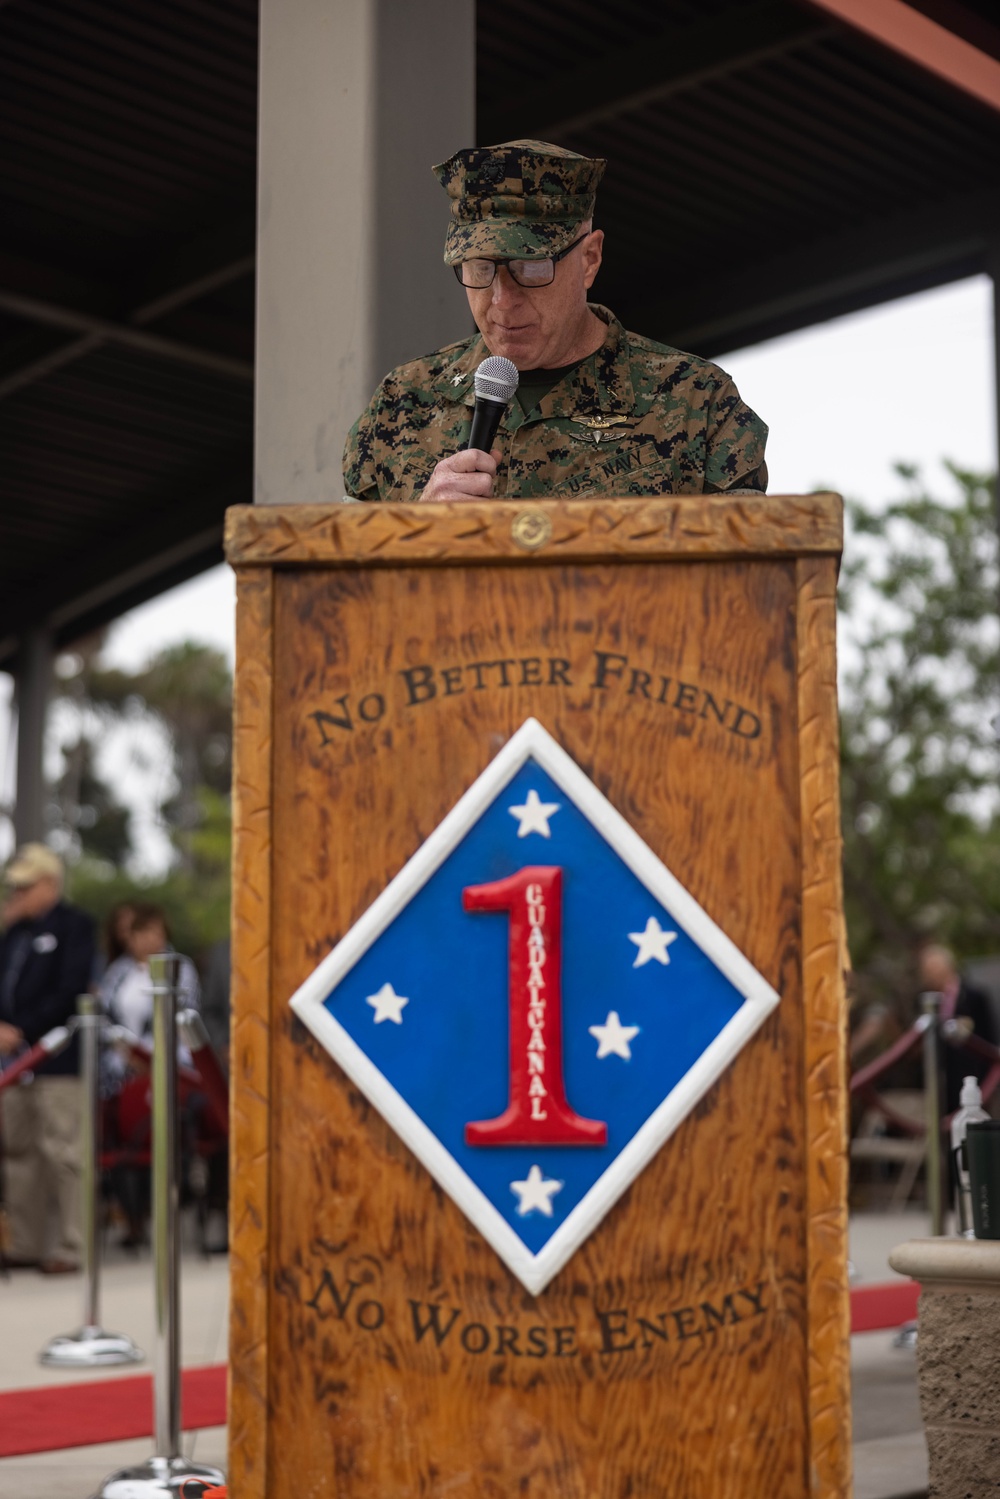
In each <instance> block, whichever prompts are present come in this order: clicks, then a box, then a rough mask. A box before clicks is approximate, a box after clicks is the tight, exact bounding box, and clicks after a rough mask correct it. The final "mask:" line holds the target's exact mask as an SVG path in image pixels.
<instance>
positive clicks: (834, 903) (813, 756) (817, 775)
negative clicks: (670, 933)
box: [796, 558, 851, 1499]
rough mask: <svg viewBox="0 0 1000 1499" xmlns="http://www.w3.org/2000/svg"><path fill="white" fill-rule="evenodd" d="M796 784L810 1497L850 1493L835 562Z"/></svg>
mask: <svg viewBox="0 0 1000 1499" xmlns="http://www.w3.org/2000/svg"><path fill="white" fill-rule="evenodd" d="M796 572H797V582H798V609H797V638H798V707H799V780H800V787H801V804H800V805H801V828H802V832H801V837H802V991H803V996H804V1000H805V1006H806V1027H805V1046H806V1051H805V1093H806V1097H805V1110H806V1123H807V1128H806V1139H807V1140H808V1142H809V1155H808V1160H807V1162H806V1191H807V1199H808V1204H807V1229H806V1232H807V1263H808V1300H807V1304H808V1309H809V1310H808V1315H809V1335H808V1347H809V1433H810V1463H809V1483H810V1487H809V1493H810V1495H811V1496H813V1499H820V1496H823V1499H839V1496H841V1495H846V1494H849V1493H850V1465H851V1405H850V1309H849V1302H848V1296H847V1286H846V1279H845V1277H846V1266H847V1114H846V1106H845V1099H846V1097H847V1078H846V1067H847V1041H846V1033H845V1028H846V1013H845V1006H844V992H843V990H844V984H843V967H844V958H845V954H844V950H843V942H844V934H843V923H842V916H841V832H840V782H839V732H838V720H837V669H836V627H837V620H836V592H837V576H836V565H835V563H834V562H833V561H832V560H828V559H826V558H809V559H805V560H803V561H800V562H799V563H798V565H797V568H796Z"/></svg>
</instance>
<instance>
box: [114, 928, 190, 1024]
mask: <svg viewBox="0 0 1000 1499" xmlns="http://www.w3.org/2000/svg"><path fill="white" fill-rule="evenodd" d="M130 910H131V918H130V920H129V922H128V926H127V931H126V936H125V951H124V952H123V953H122V954H121V955H120V956H119V957H118V958H116V959H115V961H114V962H113V963H112V964H110V965H109V967H108V971H107V973H106V974H105V975H104V978H103V979H102V981H101V986H100V997H101V1003H102V1004H103V1006H104V1009H105V1011H106V1012H107V1014H108V1015H109V1016H110V1018H111V1020H113V1021H114V1023H115V1024H116V1025H123V1026H124V1027H125V1029H126V1030H128V1031H131V1032H132V1034H133V1036H138V1037H139V1039H140V1040H142V1041H152V1039H153V981H152V979H151V978H150V974H149V960H150V958H151V957H153V956H154V954H156V953H161V952H172V951H173V948H172V945H171V942H170V933H169V930H168V928H167V918H166V916H165V914H164V912H163V909H162V907H160V906H154V905H152V904H150V903H149V902H147V901H134V902H132V903H131V905H130ZM199 998H200V986H199V983H198V971H197V969H196V968H195V966H194V964H193V963H192V962H191V959H190V958H181V971H180V996H179V999H178V1009H197V1008H198V1003H199Z"/></svg>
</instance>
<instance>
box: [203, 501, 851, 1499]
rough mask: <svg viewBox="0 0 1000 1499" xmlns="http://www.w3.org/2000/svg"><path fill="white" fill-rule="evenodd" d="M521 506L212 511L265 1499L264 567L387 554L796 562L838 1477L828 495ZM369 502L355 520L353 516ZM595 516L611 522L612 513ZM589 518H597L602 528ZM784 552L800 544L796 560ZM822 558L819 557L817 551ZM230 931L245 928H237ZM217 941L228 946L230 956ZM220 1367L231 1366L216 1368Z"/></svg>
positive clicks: (808, 935)
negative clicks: (226, 667) (222, 554)
mask: <svg viewBox="0 0 1000 1499" xmlns="http://www.w3.org/2000/svg"><path fill="white" fill-rule="evenodd" d="M530 508H531V507H529V506H523V505H519V506H513V505H511V506H505V507H498V506H497V505H496V504H487V505H482V506H480V505H463V506H461V507H451V506H447V505H434V506H426V507H419V508H418V507H414V506H382V505H380V506H371V507H360V506H356V507H354V506H344V507H340V506H330V507H320V506H313V507H306V506H295V507H277V506H276V507H264V506H260V507H238V508H237V509H235V510H232V511H230V512H229V516H228V518H227V543H228V548H227V549H228V554H229V557H230V560H231V561H233V562H237V563H239V564H240V565H239V567H238V579H239V610H238V616H237V618H238V626H237V629H238V635H237V639H238V652H239V659H240V674H239V680H238V687H237V701H236V721H235V765H234V832H235V835H236V837H235V846H234V862H233V924H234V933H236V932H240V933H242V934H243V936H244V940H243V941H242V942H241V943H239V944H238V948H239V950H240V952H239V958H240V960H239V963H238V965H237V966H234V972H233V985H234V1012H235V1016H236V1019H235V1027H234V1032H233V1048H232V1129H231V1133H232V1146H233V1152H234V1159H236V1160H238V1161H239V1166H240V1169H239V1171H238V1172H234V1173H233V1200H232V1258H231V1274H232V1291H233V1307H234V1315H233V1319H232V1324H231V1336H230V1370H231V1376H230V1417H229V1419H230V1449H229V1450H230V1482H231V1487H232V1490H233V1492H234V1493H237V1492H238V1493H239V1495H240V1499H267V1485H268V1465H269V1452H268V1443H267V1427H268V1423H267V1396H268V1341H267V1329H268V1308H269V1294H268V1292H269V1267H268V1252H267V1244H268V1229H269V1222H268V1220H269V1206H270V1190H269V1164H270V1135H269V1128H270V1126H269V1092H270V1060H271V1058H270V1034H269V1010H268V999H269V986H270V969H271V951H270V930H271V845H270V833H269V824H270V812H271V799H272V733H273V724H272V692H273V662H272V658H271V650H272V643H273V632H272V622H273V607H274V582H273V572H272V568H273V567H275V566H276V565H277V566H280V565H282V564H299V565H301V564H306V565H308V564H310V563H313V564H321V565H322V566H324V567H336V566H338V565H354V566H357V565H362V566H363V565H366V564H367V565H372V564H376V565H377V564H378V563H380V562H385V563H393V564H395V565H398V564H399V561H400V559H401V558H405V559H407V560H413V561H415V562H417V561H420V562H426V561H429V560H432V559H433V558H435V557H441V556H442V555H444V554H447V558H448V560H450V561H455V562H466V563H474V562H476V561H479V562H498V561H503V560H510V561H515V560H518V561H522V562H524V561H525V560H527V559H528V558H530V557H538V558H542V559H546V560H548V561H549V562H550V563H551V562H554V561H560V560H562V558H563V557H566V558H567V560H569V559H572V560H574V561H581V560H585V559H587V558H588V557H595V558H602V557H603V558H606V557H608V556H614V555H616V554H620V555H622V556H631V557H635V558H636V559H640V558H641V559H643V560H649V559H651V558H657V557H663V558H668V557H674V558H678V557H690V556H695V555H699V554H700V555H702V556H707V557H720V558H721V557H723V556H726V555H730V556H732V555H743V556H748V555H755V554H756V555H760V554H770V555H772V556H773V555H776V554H777V555H787V556H792V557H795V558H796V559H797V562H796V579H797V591H798V604H797V654H798V742H799V758H800V781H801V801H800V811H801V836H802V867H803V891H802V965H803V993H804V1002H805V1006H806V1026H805V1048H806V1049H805V1058H804V1071H805V1076H804V1087H805V1095H806V1099H805V1107H806V1118H807V1132H806V1133H807V1138H808V1139H809V1141H810V1149H809V1157H808V1161H807V1197H808V1205H807V1224H806V1232H807V1263H808V1293H807V1306H808V1319H809V1327H808V1349H809V1393H808V1403H809V1432H810V1435H809V1489H808V1492H809V1494H810V1495H811V1496H812V1499H821V1496H822V1499H835V1496H836V1499H840V1496H843V1495H846V1494H848V1493H849V1492H850V1452H851V1445H850V1438H851V1433H850V1404H849V1303H848V1297H847V1289H846V1283H845V1267H846V1234H847V1210H846V1186H847V1175H846V1172H847V1167H846V1161H847V1156H846V1118H845V1112H844V1098H845V1096H846V1079H845V1068H846V1054H845V1046H844V1026H845V1019H844V1006H843V983H842V961H843V952H842V942H843V937H842V926H841V902H840V856H841V840H840V822H839V788H838V728H837V707H836V675H835V657H834V636H835V626H836V619H835V594H836V567H837V554H838V553H839V550H840V545H841V504H840V500H839V498H838V497H837V496H833V495H816V496H810V497H807V498H805V499H802V498H794V499H791V500H784V499H780V498H778V499H772V498H770V497H768V498H764V499H760V500H758V499H755V498H745V499H740V500H738V501H737V500H729V501H716V500H714V499H711V498H709V497H699V496H693V497H681V498H680V499H677V500H668V501H614V502H609V501H601V500H594V501H573V502H549V503H548V504H547V505H545V506H544V507H538V508H539V509H543V510H544V512H545V514H546V515H547V517H548V518H549V519H550V521H551V525H552V538H551V541H549V540H546V541H545V542H544V543H543V544H542V545H540V546H539V547H537V549H534V550H533V551H532V552H531V553H529V554H527V556H526V552H525V550H524V548H523V545H519V544H518V543H517V542H515V541H514V540H513V539H512V537H511V528H512V522H513V520H514V519H515V517H516V516H517V515H518V514H521V513H523V512H524V510H525V509H530ZM369 517H370V518H369ZM612 522H614V524H613V525H612ZM602 528H603V529H602ZM803 553H805V554H806V555H805V556H803ZM823 554H826V555H823ZM248 935H249V936H250V938H251V940H249V941H248V940H247V937H248ZM235 956H236V954H235V953H234V958H235ZM234 1374H235V1377H234Z"/></svg>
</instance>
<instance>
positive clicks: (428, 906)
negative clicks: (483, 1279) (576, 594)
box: [291, 719, 778, 1294]
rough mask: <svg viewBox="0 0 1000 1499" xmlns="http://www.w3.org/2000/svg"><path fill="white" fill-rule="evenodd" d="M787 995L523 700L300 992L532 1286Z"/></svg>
mask: <svg viewBox="0 0 1000 1499" xmlns="http://www.w3.org/2000/svg"><path fill="white" fill-rule="evenodd" d="M777 1003H778V995H777V994H776V993H775V991H774V990H773V989H772V988H771V987H770V985H769V984H768V983H767V982H766V981H765V980H764V979H763V978H762V977H761V975H760V974H759V973H757V971H756V970H755V969H754V968H753V967H751V965H750V963H749V962H748V961H747V959H746V958H745V957H744V956H743V955H742V953H740V952H739V951H738V950H737V948H736V947H735V946H734V945H733V943H732V942H731V941H730V940H729V938H728V937H726V935H725V934H724V933H723V932H722V931H721V930H720V929H719V927H717V926H716V925H715V923H714V922H713V921H712V920H711V918H710V917H709V916H708V915H707V914H706V913H705V911H703V910H702V908H701V907H700V906H699V905H698V903H697V902H696V901H695V900H694V898H693V897H692V896H691V895H689V894H688V892H687V891H686V890H685V889H684V888H683V887H682V886H681V885H680V884H679V883H678V881H677V880H676V879H675V878H674V877H673V875H671V874H670V873H669V871H668V870H667V869H666V868H665V866H664V865H663V864H662V863H661V862H660V860H659V859H658V858H657V857H656V855H655V854H654V853H653V852H652V850H651V849H650V848H649V847H648V846H647V845H646V844H645V843H644V842H643V840H642V839H641V838H640V837H639V836H638V834H637V833H636V832H635V831H634V829H633V828H631V827H630V826H629V824H628V823H627V822H626V821H625V819H624V818H623V817H622V816H621V814H620V813H619V812H617V811H616V810H615V808H614V807H613V806H612V805H611V803H610V802H609V801H608V800H607V799H606V798H605V797H604V796H603V795H602V794H601V792H600V791H599V790H598V789H597V787H596V786H595V785H594V784H593V782H592V781H591V780H590V779H589V778H588V777H587V776H586V775H585V774H584V773H583V771H581V769H580V768H579V766H578V765H576V763H575V762H574V761H573V760H572V759H571V758H570V757H569V755H567V753H566V752H565V750H563V749H562V748H561V747H560V746H559V745H558V744H557V743H556V741H555V740H554V739H553V738H552V736H551V735H550V734H549V733H548V732H547V731H546V730H545V729H544V728H543V727H542V725H541V724H540V723H538V722H537V720H535V719H528V720H527V722H526V723H524V724H523V725H522V727H521V728H520V729H519V730H518V732H517V733H516V734H515V735H514V736H513V738H512V739H511V740H510V741H509V742H508V744H507V745H506V746H505V747H504V749H503V750H502V751H501V752H500V754H499V755H497V757H496V758H495V759H494V760H493V761H492V763H491V764H490V765H489V766H487V768H486V770H485V771H483V773H482V775H481V776H479V778H478V780H476V781H475V782H473V784H472V785H471V786H470V787H469V789H468V790H467V791H466V792H465V794H464V796H462V797H461V799H460V800H459V801H458V803H457V804H456V806H454V807H453V808H452V810H451V812H449V813H448V815H447V816H446V817H445V819H444V821H443V822H442V823H441V824H440V825H439V826H438V827H437V828H436V829H435V830H434V832H433V833H432V834H431V835H430V837H429V838H428V839H427V841H426V843H424V844H423V846H422V847H421V848H420V849H418V851H417V852H416V853H415V854H414V856H413V857H412V858H411V859H410V861H409V863H407V864H406V865H405V866H404V868H403V869H402V870H401V871H400V872H399V874H397V875H396V877H395V878H394V879H393V880H392V881H391V882H390V884H389V885H388V886H387V887H386V889H385V890H383V892H382V893H381V895H379V896H378V898H377V899H376V900H375V902H374V904H373V905H371V906H370V907H369V909H368V910H367V911H366V912H365V913H364V915H363V916H362V917H361V918H360V920H359V921H358V922H357V923H356V924H355V925H354V926H353V927H352V928H351V929H350V931H349V932H348V933H347V934H346V936H345V937H344V938H343V939H342V940H341V941H340V942H339V943H338V944H337V946H336V947H335V948H334V950H333V951H332V952H331V953H330V954H329V956H328V957H327V958H325V959H324V961H323V962H322V963H321V964H320V966H319V967H318V968H317V969H316V971H315V972H314V973H313V974H312V976H311V977H310V978H308V979H307V980H306V982H305V983H304V984H303V985H302V987H301V989H299V991H298V992H297V993H296V994H295V996H294V997H293V999H292V1001H291V1004H292V1008H293V1009H294V1010H295V1012H296V1014H297V1015H298V1016H299V1018H300V1019H301V1020H302V1021H303V1022H304V1023H305V1024H306V1025H307V1026H308V1027H309V1029H310V1030H311V1031H312V1032H313V1034H314V1035H315V1036H316V1037H317V1038H318V1040H319V1041H321V1042H322V1043H323V1045H324V1046H325V1047H326V1048H327V1050H328V1051H329V1052H330V1053H331V1055H332V1056H333V1057H334V1058H335V1060H336V1061H337V1062H338V1063H339V1064H340V1066H341V1067H342V1068H343V1069H344V1071H345V1072H346V1073H347V1074H348V1076H349V1077H350V1078H351V1079H352V1081H353V1082H354V1083H355V1084H356V1085H357V1087H358V1088H360V1089H361V1091H362V1092H363V1093H365V1094H366V1096H367V1097H368V1098H369V1100H370V1101H371V1103H372V1104H373V1105H374V1106H375V1107H376V1108H377V1109H378V1110H379V1112H380V1113H381V1114H382V1115H383V1117H384V1118H385V1119H386V1120H387V1121H388V1123H389V1124H390V1125H391V1126H392V1127H393V1128H394V1129H395V1130H396V1132H397V1133H398V1135H399V1136H400V1138H401V1139H402V1140H403V1141H404V1142H405V1143H406V1144H407V1145H408V1146H409V1148H410V1149H411V1150H412V1151H413V1153H414V1154H415V1155H416V1156H417V1157H418V1158H419V1159H420V1160H421V1161H422V1162H423V1164H424V1166H425V1167H426V1168H427V1170H428V1171H429V1172H430V1174H431V1175H432V1176H433V1177H434V1178H435V1179H436V1180H437V1182H438V1183H439V1184H440V1185H441V1187H442V1188H443V1189H444V1190H445V1191H446V1192H447V1193H448V1194H449V1195H450V1196H451V1197H452V1198H453V1199H454V1201H455V1202H456V1203H457V1204H458V1206H459V1207H460V1208H461V1209H462V1211H463V1212H464V1213H465V1214H466V1215H467V1217H468V1218H469V1219H470V1220H471V1222H472V1223H473V1224H474V1225H475V1227H476V1228H477V1229H478V1230H479V1232H480V1233H482V1234H483V1236H484V1237H485V1238H486V1239H487V1241H488V1242H489V1243H490V1244H491V1245H492V1247H493V1248H494V1250H495V1251H496V1253H497V1254H498V1255H499V1256H500V1258H501V1259H502V1260H504V1261H505V1263H506V1264H507V1266H508V1268H509V1269H510V1270H511V1271H512V1272H513V1273H514V1275H516V1276H517V1278H518V1279H519V1280H520V1281H521V1283H522V1284H523V1285H524V1286H525V1287H526V1289H527V1290H528V1291H530V1292H531V1293H533V1294H538V1293H539V1292H540V1291H541V1290H542V1289H543V1288H544V1287H545V1285H546V1284H547V1283H548V1281H549V1280H550V1279H551V1278H552V1276H553V1275H555V1274H556V1272H557V1271H558V1270H559V1269H561V1268H562V1266H563V1265H564V1264H565V1263H566V1261H567V1260H568V1259H569V1258H570V1256H571V1255H572V1254H573V1252H574V1251H575V1250H576V1249H577V1248H578V1247H579V1245H580V1244H581V1243H583V1241H584V1240H585V1239H586V1238H587V1236H588V1235H589V1234H590V1233H592V1232H593V1230H594V1229H595V1228H596V1227H597V1225H598V1224H599V1223H600V1221H601V1219H602V1218H603V1217H604V1215H605V1214H606V1213H607V1212H608V1210H609V1209H610V1208H611V1207H612V1206H613V1204H614V1203H615V1202H616V1201H617V1199H618V1198H619V1197H620V1196H621V1194H622V1192H624V1191H625V1189H626V1187H628V1186H629V1184H630V1183H631V1182H632V1181H633V1180H634V1179H635V1177H636V1176H637V1175H638V1173H639V1172H640V1171H641V1170H642V1169H643V1167H644V1166H645V1165H646V1164H647V1162H648V1161H649V1160H651V1158H652V1157H653V1156H654V1155H655V1153H656V1152H657V1151H658V1150H659V1149H660V1147H661V1146H662V1145H663V1143H664V1141H666V1140H667V1139H668V1138H669V1136H670V1135H671V1134H672V1133H673V1132H674V1130H675V1129H676V1128H677V1126H678V1125H679V1124H680V1122H681V1120H682V1119H684V1117H685V1116H686V1115H687V1114H688V1113H689V1112H690V1111H691V1109H692V1108H693V1107H694V1105H695V1104H696V1103H697V1102H698V1100H699V1099H700V1098H701V1097H702V1095H703V1094H704V1093H705V1092H706V1090H707V1089H708V1088H709V1087H710V1086H711V1085H712V1084H713V1083H714V1082H715V1080H716V1079H717V1078H718V1077H719V1075H720V1074H721V1073H722V1072H723V1071H724V1069H725V1068H726V1067H727V1066H728V1065H729V1063H730V1062H731V1061H732V1060H733V1059H734V1058H735V1056H736V1055H737V1053H738V1052H739V1051H740V1050H741V1048H742V1047H743V1046H744V1045H745V1044H746V1042H747V1041H748V1040H749V1039H750V1037H751V1036H752V1035H753V1033H754V1032H755V1031H756V1029H757V1027H758V1026H759V1025H760V1024H761V1022H762V1021H763V1020H764V1018H765V1017H766V1016H767V1015H768V1013H769V1012H770V1011H771V1010H772V1008H773V1007H774V1006H775V1005H776V1004H777Z"/></svg>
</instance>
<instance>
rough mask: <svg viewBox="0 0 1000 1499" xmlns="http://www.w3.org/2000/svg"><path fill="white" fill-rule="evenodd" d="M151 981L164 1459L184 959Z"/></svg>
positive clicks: (157, 1361)
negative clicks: (179, 998) (179, 1017)
mask: <svg viewBox="0 0 1000 1499" xmlns="http://www.w3.org/2000/svg"><path fill="white" fill-rule="evenodd" d="M149 971H150V977H151V978H152V980H153V1273H154V1275H155V1277H156V1287H155V1294H156V1348H155V1352H154V1355H153V1357H154V1392H153V1403H154V1420H155V1440H156V1450H157V1452H158V1453H159V1455H160V1456H161V1457H168V1458H172V1457H176V1456H177V1455H178V1453H179V1451H180V1437H181V1409H180V1328H179V1325H178V1310H179V1304H180V1192H179V1186H178V1177H179V1166H180V1142H179V1140H178V1137H177V994H178V991H179V988H180V958H179V957H177V955H176V954H175V953H161V954H159V955H158V956H157V957H154V958H151V959H150V964H149Z"/></svg>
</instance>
